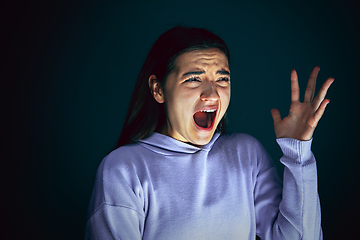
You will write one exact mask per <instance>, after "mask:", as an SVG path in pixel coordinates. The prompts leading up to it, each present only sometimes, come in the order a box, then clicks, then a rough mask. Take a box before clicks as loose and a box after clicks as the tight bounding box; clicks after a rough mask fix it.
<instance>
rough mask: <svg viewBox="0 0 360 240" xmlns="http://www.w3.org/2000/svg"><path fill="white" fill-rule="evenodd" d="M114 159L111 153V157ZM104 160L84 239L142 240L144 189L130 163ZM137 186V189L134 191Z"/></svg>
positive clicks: (94, 190)
mask: <svg viewBox="0 0 360 240" xmlns="http://www.w3.org/2000/svg"><path fill="white" fill-rule="evenodd" d="M110 158H111V156H110ZM117 162H119V161H116V159H115V161H114V159H106V158H105V159H104V160H103V161H102V163H101V164H100V166H99V168H98V171H97V174H96V178H95V184H94V188H93V192H92V196H91V199H90V204H89V209H88V217H87V219H88V221H87V223H86V227H85V239H86V240H88V239H91V240H93V239H134V240H135V239H141V238H142V233H143V229H144V223H145V214H144V211H143V210H142V206H143V205H142V192H141V188H139V187H138V185H139V184H138V183H137V181H136V180H130V179H136V178H134V177H133V178H131V177H130V176H134V175H135V173H134V171H133V170H132V168H131V166H130V167H129V166H125V167H124V166H121V165H120V166H119V164H116V163H117ZM134 189H135V190H134Z"/></svg>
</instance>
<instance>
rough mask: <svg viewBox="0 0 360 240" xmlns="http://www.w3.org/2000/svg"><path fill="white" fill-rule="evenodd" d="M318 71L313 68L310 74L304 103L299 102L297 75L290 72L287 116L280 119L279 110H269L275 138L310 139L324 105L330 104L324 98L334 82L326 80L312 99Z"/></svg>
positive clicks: (318, 69) (330, 79) (317, 68)
mask: <svg viewBox="0 0 360 240" xmlns="http://www.w3.org/2000/svg"><path fill="white" fill-rule="evenodd" d="M319 71H320V67H315V68H314V69H313V70H312V72H311V74H310V78H309V82H308V85H307V88H306V91H305V97H304V102H300V91H299V83H298V76H297V73H296V71H295V69H293V70H292V71H291V105H290V111H289V115H288V116H287V117H285V118H284V119H281V115H280V112H279V110H277V109H275V108H274V109H272V110H271V115H272V117H273V119H274V128H275V134H276V138H294V139H298V140H301V141H306V140H310V139H311V138H312V135H313V133H314V130H315V127H316V126H317V124H318V122H319V120H320V118H321V117H322V115H323V114H324V111H325V107H326V105H327V104H328V103H329V102H330V100H329V99H325V96H326V93H327V90H328V89H329V87H330V85H331V84H332V82H333V81H334V78H328V79H327V80H326V81H325V83H324V84H323V85H322V87H321V89H320V91H319V93H318V94H317V95H316V97H315V98H314V94H315V86H316V78H317V75H318V73H319Z"/></svg>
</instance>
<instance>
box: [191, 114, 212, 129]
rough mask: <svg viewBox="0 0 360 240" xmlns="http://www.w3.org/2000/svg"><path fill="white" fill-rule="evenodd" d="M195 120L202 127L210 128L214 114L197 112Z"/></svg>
mask: <svg viewBox="0 0 360 240" xmlns="http://www.w3.org/2000/svg"><path fill="white" fill-rule="evenodd" d="M194 120H195V123H196V124H197V125H198V126H200V127H202V128H208V127H210V126H211V122H212V114H211V113H206V112H197V113H195V114H194Z"/></svg>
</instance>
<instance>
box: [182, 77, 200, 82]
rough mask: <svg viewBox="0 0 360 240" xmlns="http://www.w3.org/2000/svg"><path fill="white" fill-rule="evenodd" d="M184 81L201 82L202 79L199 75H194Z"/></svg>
mask: <svg viewBox="0 0 360 240" xmlns="http://www.w3.org/2000/svg"><path fill="white" fill-rule="evenodd" d="M184 82H201V80H200V78H198V77H192V78H189V79H186V80H185V81H184Z"/></svg>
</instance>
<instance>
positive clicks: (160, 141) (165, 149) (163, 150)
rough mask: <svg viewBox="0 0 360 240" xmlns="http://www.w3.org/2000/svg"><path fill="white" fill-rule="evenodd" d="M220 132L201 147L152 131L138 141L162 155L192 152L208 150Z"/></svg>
mask: <svg viewBox="0 0 360 240" xmlns="http://www.w3.org/2000/svg"><path fill="white" fill-rule="evenodd" d="M219 136H220V133H215V134H214V136H213V137H212V139H211V140H210V142H209V143H208V144H206V145H204V146H202V147H195V146H193V145H191V144H188V143H184V142H181V141H179V140H176V139H174V138H172V137H169V136H166V135H163V134H161V133H157V132H154V133H152V134H151V135H150V136H149V137H147V138H145V139H142V140H140V141H139V143H140V145H142V146H143V147H145V148H147V149H149V150H151V151H153V152H156V153H160V154H163V155H174V154H179V153H186V154H192V153H196V152H199V151H207V152H208V151H210V150H211V148H212V146H213V145H214V143H215V141H216V140H217V139H218V138H219Z"/></svg>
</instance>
